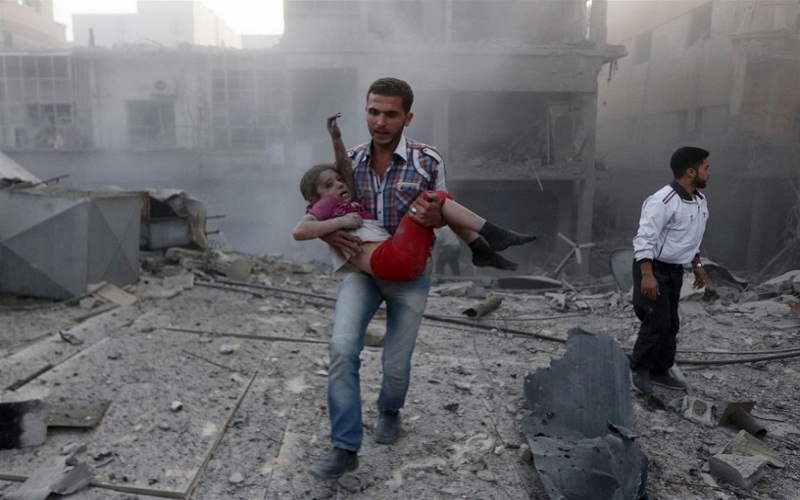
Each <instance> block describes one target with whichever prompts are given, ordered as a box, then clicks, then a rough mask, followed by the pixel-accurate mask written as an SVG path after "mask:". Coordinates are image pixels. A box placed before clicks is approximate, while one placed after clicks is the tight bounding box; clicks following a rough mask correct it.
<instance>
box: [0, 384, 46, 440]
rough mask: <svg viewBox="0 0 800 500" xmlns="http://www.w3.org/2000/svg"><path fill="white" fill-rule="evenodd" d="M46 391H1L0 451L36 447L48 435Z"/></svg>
mask: <svg viewBox="0 0 800 500" xmlns="http://www.w3.org/2000/svg"><path fill="white" fill-rule="evenodd" d="M45 396H46V393H45V391H43V390H41V389H20V390H17V391H2V392H0V450H6V449H11V448H23V447H26V446H39V445H40V444H43V443H44V442H45V439H46V438H47V409H46V405H45Z"/></svg>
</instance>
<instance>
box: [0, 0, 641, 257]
mask: <svg viewBox="0 0 800 500" xmlns="http://www.w3.org/2000/svg"><path fill="white" fill-rule="evenodd" d="M605 9H606V2H605V1H594V2H586V1H584V0H575V1H562V2H524V1H507V2H506V1H504V2H448V1H403V2H396V3H390V2H380V3H376V2H362V1H337V2H310V1H294V0H287V1H286V2H285V4H284V13H285V26H286V27H285V33H284V35H283V37H282V39H281V41H280V43H279V44H278V45H277V46H276V47H274V48H272V49H245V50H235V49H230V48H220V47H199V46H186V45H182V46H174V47H166V46H156V45H154V44H152V43H147V44H141V43H140V44H135V43H133V44H117V45H111V46H102V45H100V42H99V39H98V40H97V41H96V43H95V46H86V47H76V48H74V49H72V50H70V51H65V52H35V53H34V52H15V53H4V54H2V56H0V58H2V61H0V62H2V64H0V89H2V95H1V96H0V149H2V150H3V151H5V152H6V153H7V154H9V155H10V156H12V157H13V158H14V159H15V160H17V161H18V162H20V163H21V164H23V165H26V166H28V167H29V168H31V169H32V170H33V171H35V172H36V173H37V174H38V175H39V176H40V177H43V178H52V177H56V176H59V175H69V179H67V181H66V182H68V183H73V185H81V186H84V187H87V186H93V185H95V186H102V185H108V184H114V185H121V186H122V187H124V188H126V189H132V188H142V187H180V188H182V189H186V190H187V191H189V192H192V193H194V194H196V195H197V196H198V197H200V198H203V199H204V200H205V201H206V202H207V203H208V205H209V206H210V207H214V209H215V210H217V211H218V212H220V213H224V214H225V215H226V220H225V226H226V229H224V232H225V233H226V236H227V237H228V239H229V240H230V241H231V243H232V244H233V245H234V246H235V247H237V248H240V249H242V250H245V251H264V250H265V249H266V250H268V251H273V252H284V253H292V254H302V252H303V251H306V250H305V248H308V247H305V248H303V249H301V247H300V246H299V244H296V243H291V242H286V241H285V240H288V238H275V237H274V235H275V234H287V235H288V234H289V232H290V230H291V226H292V224H293V222H294V219H293V217H292V216H291V215H293V214H299V213H302V210H303V203H302V200H301V199H300V197H299V195H298V196H297V197H296V199H293V200H291V201H290V202H286V203H282V204H284V205H285V207H286V208H285V212H283V213H282V215H285V217H281V219H286V220H269V221H267V222H265V217H264V216H263V214H264V213H266V212H267V211H268V208H269V207H270V203H269V200H270V198H271V197H274V196H279V195H282V194H284V193H294V192H296V191H297V188H296V183H297V179H298V178H299V175H300V173H301V172H302V171H303V170H304V169H305V168H306V167H307V166H308V165H311V164H313V163H316V162H319V161H325V160H327V159H328V158H330V157H331V151H330V146H329V144H328V142H329V141H328V139H327V136H326V134H325V129H324V120H325V117H326V116H328V115H330V114H332V113H334V112H338V111H341V112H342V113H343V118H342V120H341V125H342V129H343V132H344V134H345V141H346V143H347V144H349V145H354V144H357V143H359V142H362V141H363V140H365V138H366V137H365V136H366V130H365V129H364V126H363V122H362V120H363V116H362V112H361V110H362V108H363V100H364V95H365V93H366V89H367V87H368V86H369V84H370V83H371V82H372V81H373V80H374V79H376V78H378V77H380V76H386V75H394V76H398V77H402V78H404V79H407V80H408V81H409V82H410V83H411V84H412V86H413V88H414V90H415V93H416V102H415V105H414V111H415V112H416V113H415V118H414V121H413V123H412V126H411V127H410V129H409V130H408V135H409V136H410V137H413V138H415V139H418V140H421V141H424V142H429V143H431V144H435V145H436V146H437V147H439V148H440V149H441V150H442V151H443V152H444V153H445V157H446V162H447V168H448V180H449V183H450V188H451V190H452V191H453V192H454V193H455V194H456V196H457V197H458V198H459V199H461V200H462V201H463V202H464V203H465V204H466V205H468V206H470V207H471V208H473V209H475V210H476V211H477V212H479V213H482V214H484V215H485V216H486V217H487V218H489V219H494V220H503V221H504V223H505V224H506V225H508V226H510V227H513V228H515V229H517V230H520V231H526V232H534V233H536V234H538V235H539V242H538V243H537V245H536V246H535V247H536V248H535V249H534V250H533V251H528V252H523V251H521V250H514V251H513V252H519V253H518V254H516V255H514V258H515V259H516V260H519V261H520V262H521V263H522V266H523V267H522V270H523V271H528V272H530V271H532V270H533V269H534V266H535V265H538V266H541V267H554V265H552V266H551V265H550V262H552V263H556V262H558V260H559V258H560V257H561V256H563V255H564V254H566V253H567V251H568V250H569V248H568V247H567V246H565V244H564V242H563V241H562V240H561V239H559V238H557V237H556V235H557V234H558V233H561V234H564V235H567V236H569V237H570V239H571V240H572V241H575V242H578V243H586V242H588V241H590V240H591V238H592V234H591V233H592V231H591V227H592V218H593V205H594V190H595V177H596V175H595V139H594V137H595V132H594V124H595V120H596V114H597V99H596V98H597V85H598V84H597V76H598V73H599V72H600V71H601V68H602V67H603V66H604V65H608V64H609V63H612V62H613V61H615V60H617V59H619V58H620V57H622V56H623V55H624V54H625V52H624V50H623V48H622V47H621V46H612V45H607V44H606V42H605V39H606V36H605V32H606V27H605ZM386 19H393V21H394V22H392V23H390V24H387V22H386ZM82 26H83V27H82V30H83V31H86V30H88V29H89V28H90V26H88V25H82ZM133 184H137V185H135V186H134V185H133ZM177 184H179V186H178V185H177ZM231 195H235V196H231ZM273 199H274V198H273ZM245 240H246V241H245ZM548 259H550V260H548ZM587 263H588V260H586V261H584V264H583V265H584V266H586V265H587Z"/></svg>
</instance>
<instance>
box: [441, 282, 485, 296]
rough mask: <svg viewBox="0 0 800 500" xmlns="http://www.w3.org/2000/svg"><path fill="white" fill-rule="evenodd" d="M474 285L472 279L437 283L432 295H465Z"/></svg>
mask: <svg viewBox="0 0 800 500" xmlns="http://www.w3.org/2000/svg"><path fill="white" fill-rule="evenodd" d="M472 286H473V284H472V282H471V281H460V282H458V283H445V284H443V285H436V286H434V287H432V288H431V295H440V296H442V297H465V296H466V295H467V290H468V289H469V288H470V287H472ZM475 298H479V297H475Z"/></svg>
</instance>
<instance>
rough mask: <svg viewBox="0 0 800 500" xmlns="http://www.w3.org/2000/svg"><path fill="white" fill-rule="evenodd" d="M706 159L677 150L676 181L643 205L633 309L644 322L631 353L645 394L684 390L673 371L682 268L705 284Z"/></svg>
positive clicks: (673, 166)
mask: <svg viewBox="0 0 800 500" xmlns="http://www.w3.org/2000/svg"><path fill="white" fill-rule="evenodd" d="M708 157H709V152H708V151H706V150H704V149H700V148H695V147H691V146H685V147H682V148H679V149H678V150H676V151H675V153H673V154H672V158H671V160H670V167H671V169H672V173H673V177H674V180H673V181H672V183H671V184H669V185H667V186H664V187H663V188H661V189H660V190H658V191H656V192H655V194H653V195H652V196H650V197H649V198H647V199H646V200H645V202H644V204H643V205H642V213H641V217H640V219H639V231H638V232H637V233H636V237H635V238H634V239H633V252H634V253H633V257H634V264H633V280H634V285H633V308H634V311H635V313H636V316H637V317H638V318H639V320H640V321H641V322H642V324H641V327H640V328H639V333H638V335H637V338H636V343H635V345H634V347H633V354H632V355H631V372H632V377H631V378H632V381H633V386H634V388H635V389H636V390H637V391H639V392H641V393H643V394H648V393H651V392H653V384H656V385H660V386H663V387H667V388H669V389H676V390H681V389H685V388H686V384H685V383H683V382H682V381H680V380H678V379H676V378H675V377H672V376H670V374H669V369H670V368H671V367H672V365H674V364H675V352H676V350H677V335H678V329H679V328H680V319H679V317H678V302H679V300H680V293H681V285H682V284H683V267H684V266H685V265H688V264H691V266H692V271H693V272H694V277H695V280H694V287H695V288H702V287H704V286H705V284H706V272H705V269H703V264H702V262H701V261H700V243H701V242H702V240H703V233H704V232H705V229H706V222H707V221H708V203H707V201H706V197H705V196H704V195H703V194H702V193H701V192H700V191H699V189H703V188H705V187H706V184H707V183H708V178H709V163H708Z"/></svg>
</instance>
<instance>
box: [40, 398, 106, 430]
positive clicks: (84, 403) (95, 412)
mask: <svg viewBox="0 0 800 500" xmlns="http://www.w3.org/2000/svg"><path fill="white" fill-rule="evenodd" d="M110 405H111V401H109V400H108V399H100V400H91V399H87V400H83V399H67V398H51V399H49V400H48V401H47V409H48V412H47V426H48V427H81V428H85V429H86V428H92V427H97V426H98V425H99V424H100V422H101V421H102V420H103V417H104V416H105V414H106V411H108V407H109V406H110Z"/></svg>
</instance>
